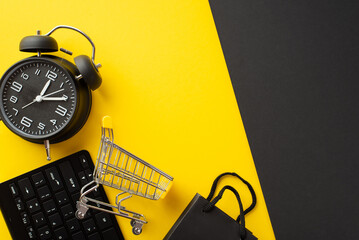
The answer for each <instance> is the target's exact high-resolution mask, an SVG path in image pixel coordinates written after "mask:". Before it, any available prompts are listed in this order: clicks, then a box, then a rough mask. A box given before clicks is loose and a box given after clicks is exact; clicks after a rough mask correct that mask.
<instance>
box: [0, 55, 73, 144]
mask: <svg viewBox="0 0 359 240" xmlns="http://www.w3.org/2000/svg"><path fill="white" fill-rule="evenodd" d="M0 94H1V98H0V111H1V116H2V118H3V119H2V120H3V121H4V123H5V124H6V125H7V127H8V128H9V129H10V130H11V131H13V132H14V133H16V134H17V135H19V136H21V137H24V138H26V139H30V140H36V139H37V140H44V139H51V137H52V136H54V135H56V134H57V133H59V132H61V130H63V128H64V127H66V126H67V125H68V124H69V123H70V121H71V119H72V117H73V115H74V113H75V111H76V106H77V91H76V82H75V80H74V78H73V77H72V76H71V74H70V73H69V72H68V71H67V70H66V69H65V68H63V67H62V66H61V65H59V64H57V63H56V62H55V61H51V60H48V59H43V58H41V57H38V58H37V57H34V58H30V59H26V60H23V61H20V62H18V63H16V64H15V65H13V66H12V67H11V68H10V69H9V70H8V71H7V73H5V75H4V76H3V78H2V80H1V85H0Z"/></svg>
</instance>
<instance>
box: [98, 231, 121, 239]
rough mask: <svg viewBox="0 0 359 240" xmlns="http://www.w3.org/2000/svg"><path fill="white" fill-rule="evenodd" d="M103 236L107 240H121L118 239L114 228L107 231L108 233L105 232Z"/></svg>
mask: <svg viewBox="0 0 359 240" xmlns="http://www.w3.org/2000/svg"><path fill="white" fill-rule="evenodd" d="M102 236H103V239H106V240H121V239H120V238H119V237H118V235H117V233H116V231H115V229H114V228H110V229H107V230H106V231H104V232H103V233H102Z"/></svg>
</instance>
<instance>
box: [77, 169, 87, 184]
mask: <svg viewBox="0 0 359 240" xmlns="http://www.w3.org/2000/svg"><path fill="white" fill-rule="evenodd" d="M78 176H79V179H80V184H81V187H83V186H84V185H85V184H86V183H88V181H87V178H86V175H85V172H84V171H81V172H79V173H78Z"/></svg>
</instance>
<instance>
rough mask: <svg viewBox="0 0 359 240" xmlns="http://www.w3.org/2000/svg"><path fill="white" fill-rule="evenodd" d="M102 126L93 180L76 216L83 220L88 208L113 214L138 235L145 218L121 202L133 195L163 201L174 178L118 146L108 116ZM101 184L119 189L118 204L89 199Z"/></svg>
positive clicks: (78, 205)
mask: <svg viewBox="0 0 359 240" xmlns="http://www.w3.org/2000/svg"><path fill="white" fill-rule="evenodd" d="M102 125H103V126H102V136H101V143H100V147H99V151H98V155H97V159H96V164H95V169H94V173H93V181H91V182H89V183H88V184H86V185H85V186H83V187H82V189H81V192H80V193H81V195H80V199H79V201H78V202H77V211H76V217H77V218H78V219H83V218H84V217H85V215H86V212H87V211H88V209H89V208H92V209H96V210H100V211H104V212H108V213H112V214H115V215H118V216H121V217H125V218H128V219H131V222H130V223H131V226H132V232H133V233H134V234H136V235H138V234H140V233H141V232H142V226H143V224H145V223H147V220H146V218H145V216H144V215H142V214H140V213H136V212H133V211H130V210H128V209H126V208H125V207H124V206H123V205H122V202H123V201H125V200H127V199H129V198H131V197H132V196H133V195H137V196H141V197H144V198H148V199H152V200H158V199H159V198H164V197H165V195H166V194H167V192H168V191H169V189H170V188H171V185H172V183H173V178H172V177H171V176H169V175H168V174H166V173H164V172H162V171H161V170H159V169H157V168H156V167H154V166H152V165H151V164H149V163H147V162H145V161H144V160H142V159H140V158H138V157H136V156H135V155H133V154H132V153H130V152H128V151H126V150H125V149H123V148H121V147H120V146H118V145H116V144H115V143H114V134H113V129H112V120H111V118H110V117H109V116H106V117H104V118H103V120H102ZM100 184H102V185H104V186H108V187H111V188H115V189H118V190H120V192H119V193H118V194H117V196H116V200H115V202H116V205H111V204H109V203H105V202H102V201H99V200H96V199H93V198H90V197H88V196H87V195H88V194H89V193H90V192H92V191H96V189H97V188H98V187H99V185H100Z"/></svg>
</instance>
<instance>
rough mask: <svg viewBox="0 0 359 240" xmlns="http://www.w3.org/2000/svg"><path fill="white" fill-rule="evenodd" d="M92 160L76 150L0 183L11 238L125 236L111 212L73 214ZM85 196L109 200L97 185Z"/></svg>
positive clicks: (105, 238) (93, 239) (109, 239)
mask: <svg viewBox="0 0 359 240" xmlns="http://www.w3.org/2000/svg"><path fill="white" fill-rule="evenodd" d="M93 170H94V164H93V162H92V160H91V157H90V155H89V153H88V152H87V151H80V152H77V153H75V154H72V155H70V156H67V157H65V158H63V159H60V160H57V161H54V162H52V163H50V164H47V165H45V166H43V167H40V168H38V169H36V170H33V171H31V172H28V173H25V174H23V175H21V176H18V177H16V178H13V179H11V180H9V181H6V182H3V183H1V184H0V208H1V211H2V214H3V216H4V218H5V221H6V224H7V226H8V228H9V231H10V233H11V236H12V238H13V239H15V240H24V239H41V240H42V239H58V240H64V239H74V240H75V239H81V240H82V239H89V240H101V239H102V240H112V239H113V240H115V239H116V240H121V239H124V238H123V236H122V233H121V230H120V228H119V226H118V224H117V221H116V218H115V217H114V215H112V214H108V213H105V212H102V211H95V210H91V209H90V210H89V211H88V213H87V214H86V216H85V218H84V219H83V220H78V219H77V218H75V211H76V201H78V200H79V197H80V190H81V187H82V186H83V185H84V184H86V183H87V182H89V181H91V180H92V173H93ZM90 197H93V198H95V199H98V200H101V201H105V202H108V199H107V196H106V194H105V191H104V189H103V187H102V186H100V187H99V188H98V189H97V191H93V192H92V193H90Z"/></svg>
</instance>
